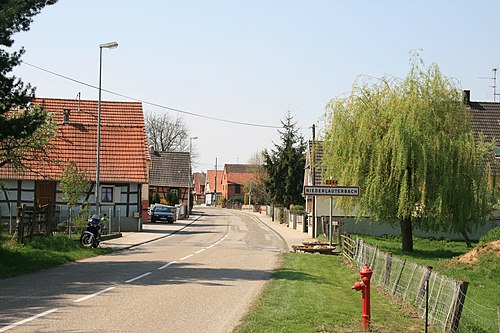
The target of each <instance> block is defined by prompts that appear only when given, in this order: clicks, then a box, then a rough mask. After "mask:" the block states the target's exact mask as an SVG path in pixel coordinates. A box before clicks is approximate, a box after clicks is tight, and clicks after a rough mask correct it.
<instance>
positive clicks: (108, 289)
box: [73, 287, 115, 303]
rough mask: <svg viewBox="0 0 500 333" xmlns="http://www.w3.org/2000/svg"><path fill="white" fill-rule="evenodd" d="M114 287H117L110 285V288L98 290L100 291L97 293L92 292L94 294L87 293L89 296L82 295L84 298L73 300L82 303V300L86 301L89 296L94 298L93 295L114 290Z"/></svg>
mask: <svg viewBox="0 0 500 333" xmlns="http://www.w3.org/2000/svg"><path fill="white" fill-rule="evenodd" d="M113 289H115V287H109V288H106V289H104V290H101V291H98V292H96V293H95V294H92V295H87V296H85V297H82V298H79V299H76V300H74V301H73V302H75V303H80V302H83V301H85V300H88V299H89V298H92V297H94V296H97V295H100V294H104V293H105V292H108V291H110V290H113Z"/></svg>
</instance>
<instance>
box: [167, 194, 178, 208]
mask: <svg viewBox="0 0 500 333" xmlns="http://www.w3.org/2000/svg"><path fill="white" fill-rule="evenodd" d="M166 200H167V205H170V206H175V205H177V204H178V203H179V198H178V197H177V194H176V193H175V192H172V191H170V192H168V193H167V198H166Z"/></svg>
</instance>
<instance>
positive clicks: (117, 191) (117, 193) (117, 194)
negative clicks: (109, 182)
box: [113, 186, 122, 203]
mask: <svg viewBox="0 0 500 333" xmlns="http://www.w3.org/2000/svg"><path fill="white" fill-rule="evenodd" d="M113 191H114V192H113V199H114V202H115V203H121V202H122V188H121V187H119V186H117V187H115V188H114V189H113Z"/></svg>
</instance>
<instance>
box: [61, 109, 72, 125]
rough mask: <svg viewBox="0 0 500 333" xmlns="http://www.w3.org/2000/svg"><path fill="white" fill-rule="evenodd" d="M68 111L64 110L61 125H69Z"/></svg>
mask: <svg viewBox="0 0 500 333" xmlns="http://www.w3.org/2000/svg"><path fill="white" fill-rule="evenodd" d="M70 111H71V110H70V109H64V118H63V125H69V113H70Z"/></svg>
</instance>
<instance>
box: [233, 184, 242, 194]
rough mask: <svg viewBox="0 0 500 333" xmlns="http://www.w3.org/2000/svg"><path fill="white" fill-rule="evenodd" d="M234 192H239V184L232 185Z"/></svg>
mask: <svg viewBox="0 0 500 333" xmlns="http://www.w3.org/2000/svg"><path fill="white" fill-rule="evenodd" d="M234 193H241V185H240V184H236V185H234Z"/></svg>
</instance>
